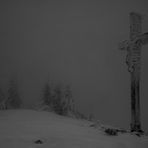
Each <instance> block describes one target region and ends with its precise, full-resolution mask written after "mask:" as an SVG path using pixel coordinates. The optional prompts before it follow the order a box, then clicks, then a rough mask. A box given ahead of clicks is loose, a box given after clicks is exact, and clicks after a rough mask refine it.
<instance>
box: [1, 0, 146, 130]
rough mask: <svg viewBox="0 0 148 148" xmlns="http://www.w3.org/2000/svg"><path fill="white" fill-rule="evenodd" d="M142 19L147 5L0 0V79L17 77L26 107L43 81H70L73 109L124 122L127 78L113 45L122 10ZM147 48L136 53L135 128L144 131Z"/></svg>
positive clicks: (125, 26) (125, 34)
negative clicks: (138, 56)
mask: <svg viewBox="0 0 148 148" xmlns="http://www.w3.org/2000/svg"><path fill="white" fill-rule="evenodd" d="M131 11H136V12H139V13H142V14H144V15H147V16H146V17H145V18H144V20H143V32H146V31H148V1H147V0H130V1H129V0H67V1H64V0H24V1H23V0H13V1H12V0H1V1H0V20H1V23H0V71H1V72H0V82H1V87H3V86H4V85H5V84H6V83H7V82H8V80H9V79H11V78H13V77H15V78H16V77H17V78H18V80H19V85H20V91H21V93H22V98H23V100H24V102H25V103H30V102H33V101H36V100H38V99H39V97H40V94H41V92H40V91H41V89H42V87H43V85H44V83H45V82H46V81H48V80H49V81H51V82H53V83H55V82H61V83H63V84H70V85H71V86H72V90H73V96H74V99H75V101H76V103H77V106H78V107H79V109H80V110H81V111H83V112H84V113H86V114H87V113H92V112H93V113H94V114H95V116H96V118H98V119H99V120H100V121H101V122H104V123H107V124H112V125H115V126H120V127H125V128H128V127H129V125H130V74H129V73H128V71H127V66H126V64H125V57H126V51H120V50H119V49H118V43H119V42H120V41H123V40H126V39H129V12H131ZM147 67H148V45H147V46H144V47H143V48H142V74H141V76H142V79H141V108H142V111H141V112H142V126H143V128H144V129H147V130H148V127H147V125H148V118H147V113H148V107H147V106H148V91H147V88H148V78H147V76H148V68H147Z"/></svg>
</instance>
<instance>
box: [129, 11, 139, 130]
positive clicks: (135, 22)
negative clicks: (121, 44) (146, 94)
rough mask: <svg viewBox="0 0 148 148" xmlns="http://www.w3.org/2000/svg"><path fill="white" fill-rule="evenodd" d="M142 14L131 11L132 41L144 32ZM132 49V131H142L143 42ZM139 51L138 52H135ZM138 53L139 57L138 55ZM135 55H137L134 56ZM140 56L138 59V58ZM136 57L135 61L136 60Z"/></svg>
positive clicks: (135, 44) (134, 45)
mask: <svg viewBox="0 0 148 148" xmlns="http://www.w3.org/2000/svg"><path fill="white" fill-rule="evenodd" d="M141 21H142V18H141V15H139V14H137V13H134V12H131V13H130V41H131V42H132V41H134V40H135V39H136V38H137V37H138V36H139V35H141V33H142V26H141V24H142V23H141ZM131 48H132V49H131V50H132V54H133V55H132V62H133V63H132V64H133V65H132V69H133V70H132V71H131V72H130V73H131V131H132V132H133V131H136V132H140V131H141V123H140V63H141V62H140V57H141V56H140V54H141V44H140V43H138V42H137V43H134V44H133V46H132V47H131ZM134 53H138V54H134ZM137 55H138V57H137ZM133 56H135V57H133ZM137 58H138V59H137ZM134 59H135V61H136V62H135V61H134ZM134 62H135V63H134Z"/></svg>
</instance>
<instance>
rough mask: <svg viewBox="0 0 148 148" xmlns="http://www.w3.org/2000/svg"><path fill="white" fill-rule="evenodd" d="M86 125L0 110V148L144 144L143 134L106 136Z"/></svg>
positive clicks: (133, 147) (143, 147) (147, 145)
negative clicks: (138, 135)
mask: <svg viewBox="0 0 148 148" xmlns="http://www.w3.org/2000/svg"><path fill="white" fill-rule="evenodd" d="M89 125H90V122H87V121H83V120H75V119H72V118H67V117H62V116H58V115H55V114H53V113H49V112H41V111H32V110H8V111H0V148H148V138H147V137H146V136H142V137H137V136H134V135H130V134H127V133H124V134H119V135H118V136H107V135H105V134H104V132H102V131H101V130H99V128H92V127H90V126H89Z"/></svg>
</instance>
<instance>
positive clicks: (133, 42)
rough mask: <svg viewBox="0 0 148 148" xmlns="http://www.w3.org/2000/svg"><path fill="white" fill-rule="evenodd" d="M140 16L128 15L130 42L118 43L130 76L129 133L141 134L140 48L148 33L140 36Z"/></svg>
mask: <svg viewBox="0 0 148 148" xmlns="http://www.w3.org/2000/svg"><path fill="white" fill-rule="evenodd" d="M141 24H142V16H141V15H140V14H138V13H135V12H131V13H130V40H129V41H124V42H122V43H120V49H121V50H127V57H126V64H127V66H128V71H129V72H130V74H131V132H142V130H141V121H140V68H141V47H142V45H145V44H147V43H148V33H144V34H142V25H141Z"/></svg>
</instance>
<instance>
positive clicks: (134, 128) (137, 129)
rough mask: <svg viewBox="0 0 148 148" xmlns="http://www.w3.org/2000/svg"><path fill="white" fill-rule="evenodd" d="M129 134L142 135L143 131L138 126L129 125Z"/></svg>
mask: <svg viewBox="0 0 148 148" xmlns="http://www.w3.org/2000/svg"><path fill="white" fill-rule="evenodd" d="M131 132H136V133H139V134H141V135H142V134H144V131H143V130H142V129H141V126H140V124H131Z"/></svg>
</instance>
